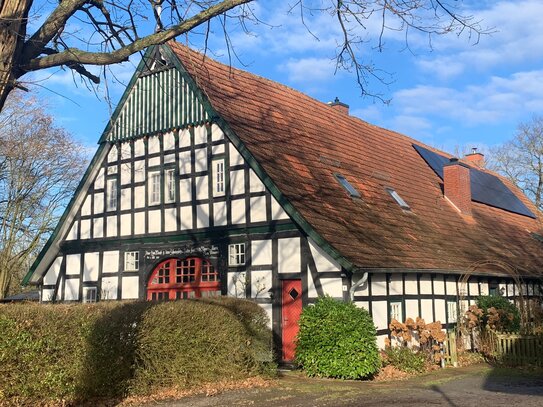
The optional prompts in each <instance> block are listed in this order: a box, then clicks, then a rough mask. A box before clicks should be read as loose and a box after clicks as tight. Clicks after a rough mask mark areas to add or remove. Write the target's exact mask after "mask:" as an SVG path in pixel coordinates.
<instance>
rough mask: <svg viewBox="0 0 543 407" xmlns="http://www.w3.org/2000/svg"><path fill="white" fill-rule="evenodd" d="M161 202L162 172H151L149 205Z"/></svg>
mask: <svg viewBox="0 0 543 407" xmlns="http://www.w3.org/2000/svg"><path fill="white" fill-rule="evenodd" d="M159 203H160V172H159V171H154V172H150V173H149V205H158V204H159Z"/></svg>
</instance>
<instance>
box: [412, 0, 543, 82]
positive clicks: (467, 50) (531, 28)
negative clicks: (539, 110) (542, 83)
mask: <svg viewBox="0 0 543 407" xmlns="http://www.w3.org/2000/svg"><path fill="white" fill-rule="evenodd" d="M470 14H472V15H473V16H474V17H475V19H476V20H482V25H483V26H484V27H493V28H495V32H494V33H492V34H490V35H483V36H482V37H481V38H480V41H479V43H478V44H476V45H473V44H471V43H470V42H469V41H467V40H466V39H465V38H462V37H461V38H460V39H459V38H456V36H451V35H447V36H442V37H436V38H434V41H433V48H434V51H435V52H434V53H433V54H431V55H430V56H428V57H424V58H421V59H419V60H418V61H417V65H418V67H419V68H420V69H422V70H423V71H424V72H426V73H432V74H434V75H435V76H436V77H437V78H439V79H450V78H452V77H454V76H457V75H460V74H462V73H464V72H466V71H468V70H470V71H473V70H475V71H477V72H485V71H489V70H494V69H496V67H506V66H515V65H523V64H525V63H530V62H534V61H537V60H538V59H540V57H541V55H540V53H539V52H537V50H539V49H540V47H541V44H542V43H543V19H542V18H541V17H540V16H541V15H542V14H543V2H541V1H539V0H526V1H518V2H517V1H501V2H497V3H491V7H490V8H488V9H473V10H471V11H470Z"/></svg>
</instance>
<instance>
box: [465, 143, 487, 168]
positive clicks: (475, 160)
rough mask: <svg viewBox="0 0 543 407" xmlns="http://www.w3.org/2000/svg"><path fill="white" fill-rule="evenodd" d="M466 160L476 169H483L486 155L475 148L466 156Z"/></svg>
mask: <svg viewBox="0 0 543 407" xmlns="http://www.w3.org/2000/svg"><path fill="white" fill-rule="evenodd" d="M464 160H465V161H466V162H468V163H470V164H473V165H474V166H475V167H479V168H483V167H484V166H485V155H484V154H482V153H478V152H477V147H473V148H472V149H471V153H470V154H466V155H465V156H464Z"/></svg>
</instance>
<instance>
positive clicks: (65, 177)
mask: <svg viewBox="0 0 543 407" xmlns="http://www.w3.org/2000/svg"><path fill="white" fill-rule="evenodd" d="M0 129H1V131H0V299H1V298H4V297H5V296H6V294H7V293H8V291H9V290H10V287H11V288H14V287H17V286H18V283H19V281H20V277H21V276H22V274H24V273H25V272H26V271H27V270H28V264H29V261H30V260H31V259H32V257H33V256H34V255H35V252H36V250H37V249H39V248H40V247H41V245H42V244H43V240H44V239H45V238H47V237H48V235H49V234H50V232H51V231H52V229H53V228H54V226H55V225H56V223H57V221H58V217H59V216H60V214H61V212H60V211H61V210H62V208H64V207H65V206H66V203H67V200H68V199H69V198H70V197H71V195H72V193H73V192H74V189H75V187H76V186H77V183H78V181H79V180H80V179H81V174H82V172H83V170H84V166H85V164H86V161H87V160H86V154H85V151H84V149H83V147H82V146H81V145H80V144H79V143H78V142H76V141H75V140H74V139H73V138H72V137H71V136H70V135H69V134H67V133H66V132H65V131H64V130H63V129H61V128H59V127H57V126H55V124H54V123H53V120H52V118H51V117H50V116H48V115H47V114H46V113H45V112H44V110H43V108H41V107H39V106H37V105H36V103H35V101H34V100H33V99H30V98H24V97H23V95H21V92H13V93H12V95H11V96H10V98H9V99H8V101H7V103H6V105H5V107H4V110H3V111H2V113H1V114H0Z"/></svg>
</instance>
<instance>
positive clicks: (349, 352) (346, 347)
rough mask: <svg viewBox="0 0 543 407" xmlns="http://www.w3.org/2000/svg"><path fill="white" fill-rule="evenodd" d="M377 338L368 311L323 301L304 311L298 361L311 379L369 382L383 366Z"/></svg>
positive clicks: (333, 301)
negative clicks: (360, 380) (368, 379)
mask: <svg viewBox="0 0 543 407" xmlns="http://www.w3.org/2000/svg"><path fill="white" fill-rule="evenodd" d="M376 335H377V333H376V329H375V325H374V324H373V320H372V319H371V316H370V314H369V313H368V311H366V310H365V309H363V308H358V307H357V306H355V305H354V304H353V303H346V302H343V301H336V300H334V299H333V298H331V297H321V298H319V299H318V300H317V302H316V303H315V305H314V306H309V307H306V308H304V310H303V311H302V315H301V317H300V332H299V333H298V339H297V344H296V361H297V362H298V363H299V364H300V365H301V366H302V368H303V369H304V370H305V372H306V373H307V374H308V375H309V376H321V377H335V378H340V379H365V378H369V377H371V376H373V375H374V374H375V373H376V372H377V371H378V370H379V367H380V366H381V361H380V358H379V351H378V349H377V343H376Z"/></svg>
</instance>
